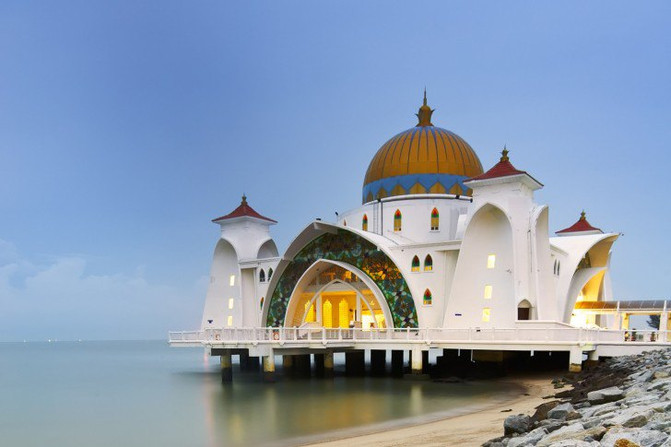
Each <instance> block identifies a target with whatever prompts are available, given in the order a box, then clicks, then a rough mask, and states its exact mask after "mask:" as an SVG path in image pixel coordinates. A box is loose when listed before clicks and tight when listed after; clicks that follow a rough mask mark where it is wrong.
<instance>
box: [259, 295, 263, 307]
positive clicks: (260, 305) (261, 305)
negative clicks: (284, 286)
mask: <svg viewBox="0 0 671 447" xmlns="http://www.w3.org/2000/svg"><path fill="white" fill-rule="evenodd" d="M259 307H260V308H261V309H263V297H261V303H260V304H259Z"/></svg>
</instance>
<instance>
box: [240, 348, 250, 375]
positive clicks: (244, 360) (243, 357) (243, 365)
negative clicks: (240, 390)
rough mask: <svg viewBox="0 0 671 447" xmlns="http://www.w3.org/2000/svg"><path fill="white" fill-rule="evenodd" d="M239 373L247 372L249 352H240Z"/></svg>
mask: <svg viewBox="0 0 671 447" xmlns="http://www.w3.org/2000/svg"><path fill="white" fill-rule="evenodd" d="M239 358H240V371H249V351H240V354H239Z"/></svg>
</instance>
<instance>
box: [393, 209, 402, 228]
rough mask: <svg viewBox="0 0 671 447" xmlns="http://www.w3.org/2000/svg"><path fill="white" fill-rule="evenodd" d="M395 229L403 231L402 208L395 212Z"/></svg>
mask: <svg viewBox="0 0 671 447" xmlns="http://www.w3.org/2000/svg"><path fill="white" fill-rule="evenodd" d="M394 231H401V210H396V212H395V213H394Z"/></svg>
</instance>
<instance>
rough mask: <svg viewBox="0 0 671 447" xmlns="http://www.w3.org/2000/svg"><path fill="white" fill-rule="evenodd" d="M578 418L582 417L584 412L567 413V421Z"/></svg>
mask: <svg viewBox="0 0 671 447" xmlns="http://www.w3.org/2000/svg"><path fill="white" fill-rule="evenodd" d="M576 419H582V414H580V413H578V412H577V411H569V413H568V414H567V415H566V420H567V421H575V420H576Z"/></svg>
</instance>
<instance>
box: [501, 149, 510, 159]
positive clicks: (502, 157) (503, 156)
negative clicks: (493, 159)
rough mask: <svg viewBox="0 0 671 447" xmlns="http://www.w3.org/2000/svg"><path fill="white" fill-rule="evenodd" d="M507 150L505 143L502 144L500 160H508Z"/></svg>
mask: <svg viewBox="0 0 671 447" xmlns="http://www.w3.org/2000/svg"><path fill="white" fill-rule="evenodd" d="M508 152H510V151H509V150H508V149H506V146H505V145H503V150H502V151H501V161H510V158H509V157H508Z"/></svg>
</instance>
